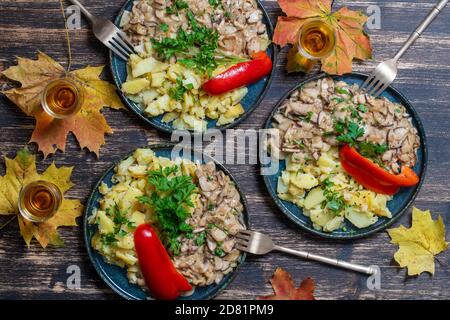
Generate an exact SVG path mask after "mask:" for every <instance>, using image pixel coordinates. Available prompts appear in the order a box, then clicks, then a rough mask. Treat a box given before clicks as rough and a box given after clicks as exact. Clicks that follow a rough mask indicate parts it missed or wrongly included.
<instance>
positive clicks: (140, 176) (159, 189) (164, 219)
mask: <svg viewBox="0 0 450 320" xmlns="http://www.w3.org/2000/svg"><path fill="white" fill-rule="evenodd" d="M112 181H113V183H114V184H113V185H112V187H108V186H107V185H106V184H105V183H102V184H101V185H100V187H99V191H100V193H101V194H102V198H101V199H100V201H99V208H98V209H96V210H94V212H93V213H92V215H91V216H90V217H89V222H90V223H91V224H96V225H97V226H98V229H97V231H96V232H95V234H94V236H93V237H92V247H93V248H94V249H95V250H97V251H98V252H99V253H100V254H101V255H102V256H103V257H104V259H105V261H107V262H108V263H112V264H115V265H118V266H120V267H126V268H127V276H128V279H129V281H130V283H133V284H138V285H140V286H142V287H143V288H145V285H146V282H145V280H144V278H143V275H142V272H141V268H140V260H139V259H138V255H137V253H136V250H135V242H134V241H133V233H134V232H135V230H136V228H137V227H138V226H140V225H143V224H149V225H150V226H152V228H154V229H155V230H156V232H157V234H158V237H159V238H160V239H161V241H162V243H163V244H164V246H165V248H166V251H167V253H168V254H169V256H170V259H171V260H172V263H173V266H174V267H175V269H176V270H177V271H178V272H179V273H180V274H181V275H182V276H183V277H184V278H185V279H186V280H187V281H189V283H190V284H191V285H192V286H207V285H210V284H213V283H219V282H220V281H221V280H222V279H223V277H224V276H225V275H226V274H228V273H230V272H232V271H233V270H234V268H236V266H237V264H238V263H239V258H240V255H241V253H240V251H239V250H237V249H236V248H235V243H236V238H235V235H236V234H237V233H238V232H239V231H240V230H243V229H246V226H245V223H244V222H243V218H242V217H243V210H244V207H243V205H242V202H241V197H240V194H239V192H238V190H237V189H236V187H235V185H234V183H233V182H232V181H231V180H230V178H229V176H227V175H225V174H224V172H223V171H221V170H218V169H217V168H216V166H215V164H214V163H213V162H210V163H207V164H198V163H193V162H191V161H189V160H186V159H180V158H177V159H175V160H174V161H172V160H170V159H168V158H163V157H157V156H156V155H155V154H154V152H153V151H152V150H151V149H137V150H136V151H135V152H134V154H133V155H132V156H130V157H129V158H127V159H125V160H123V161H121V162H120V163H119V164H118V165H117V167H116V168H115V174H114V176H113V178H112ZM180 199H184V200H180ZM177 201H178V202H177ZM173 208H176V210H172V209H173ZM135 237H136V235H135ZM135 241H136V239H135ZM153 263H156V262H155V261H153ZM161 267H163V266H162V265H161Z"/></svg>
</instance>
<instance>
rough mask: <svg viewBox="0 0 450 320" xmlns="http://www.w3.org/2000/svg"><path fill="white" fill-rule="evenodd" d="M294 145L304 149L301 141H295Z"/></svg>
mask: <svg viewBox="0 0 450 320" xmlns="http://www.w3.org/2000/svg"><path fill="white" fill-rule="evenodd" d="M294 143H295V144H296V145H297V146H298V147H299V148H300V149H305V144H304V143H303V141H301V140H295V141H294Z"/></svg>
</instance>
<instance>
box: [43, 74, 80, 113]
mask: <svg viewBox="0 0 450 320" xmlns="http://www.w3.org/2000/svg"><path fill="white" fill-rule="evenodd" d="M83 102H84V89H83V87H82V86H81V85H79V84H78V83H76V81H74V80H73V79H71V78H69V77H65V78H61V79H56V80H53V81H51V82H50V83H49V84H47V86H46V87H45V89H44V91H43V92H42V94H41V105H42V108H43V109H44V111H45V112H46V113H47V114H48V115H49V116H51V117H53V118H56V119H65V118H68V117H71V116H74V115H75V114H77V113H78V112H79V111H80V109H81V106H82V105H83Z"/></svg>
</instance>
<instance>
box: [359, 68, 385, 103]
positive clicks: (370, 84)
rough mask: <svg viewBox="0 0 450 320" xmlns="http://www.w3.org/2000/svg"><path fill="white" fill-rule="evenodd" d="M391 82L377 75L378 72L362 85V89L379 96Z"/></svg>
mask: <svg viewBox="0 0 450 320" xmlns="http://www.w3.org/2000/svg"><path fill="white" fill-rule="evenodd" d="M388 86H389V84H386V83H384V82H383V81H382V80H381V79H378V78H377V77H376V74H374V73H372V74H371V75H370V76H369V77H368V78H367V79H366V81H364V83H363V84H362V85H361V89H362V90H364V91H365V92H366V93H368V94H370V95H373V96H374V97H377V96H379V95H380V94H381V93H382V92H383V91H384V90H385V89H386V88H387V87H388Z"/></svg>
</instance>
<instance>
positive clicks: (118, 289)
mask: <svg viewBox="0 0 450 320" xmlns="http://www.w3.org/2000/svg"><path fill="white" fill-rule="evenodd" d="M175 146H176V144H175V143H172V142H164V143H154V144H147V145H143V146H141V147H138V148H135V149H134V150H133V151H131V152H128V153H127V154H126V155H125V156H124V157H122V158H120V159H119V160H117V161H115V162H114V163H113V165H111V166H110V167H109V168H107V169H106V170H105V171H104V173H103V174H102V176H101V177H100V178H99V179H98V181H97V182H96V183H95V185H94V187H93V188H92V190H91V193H90V195H89V198H88V200H87V202H86V206H85V209H84V216H83V239H84V244H85V246H86V250H87V253H88V256H89V260H90V261H91V264H92V266H93V267H94V269H95V271H96V272H97V274H98V275H99V276H100V278H101V279H102V280H103V282H104V283H106V284H107V285H108V287H110V288H111V289H112V290H113V291H114V292H115V293H117V294H118V295H119V296H121V297H122V298H124V299H127V300H137V299H134V297H133V296H132V295H130V294H128V293H127V292H126V291H124V290H123V289H122V288H121V287H120V286H117V285H116V284H115V282H114V281H112V280H111V279H110V277H109V275H108V274H107V273H106V272H105V271H104V270H103V268H102V267H101V266H100V265H98V264H97V263H96V262H95V258H94V249H93V248H92V246H91V241H90V240H91V238H90V237H89V232H88V227H89V222H88V218H89V215H90V213H91V211H92V208H93V207H94V206H95V203H94V200H95V199H94V194H95V191H96V190H98V188H99V186H100V184H101V183H102V182H103V180H104V179H105V178H106V176H107V175H108V174H109V172H110V171H112V170H114V168H115V167H116V166H117V165H118V164H119V163H120V162H121V161H123V160H125V159H126V158H128V157H129V156H131V155H132V154H133V153H134V151H135V150H136V149H140V148H150V149H152V150H157V149H168V148H170V149H173V147H175ZM183 148H184V150H185V151H188V152H190V153H192V154H194V155H195V154H201V155H202V157H204V159H205V162H206V161H213V162H214V163H215V165H216V166H217V167H218V168H219V169H220V170H222V171H223V172H224V173H225V174H226V175H227V176H229V177H230V179H231V181H233V182H234V184H235V186H236V189H237V190H238V192H239V195H240V196H241V202H242V205H243V207H244V211H243V220H244V223H245V224H246V226H247V229H250V226H251V223H250V214H249V212H250V211H249V206H248V201H247V198H246V196H245V193H244V192H243V191H242V189H241V187H240V185H239V183H238V182H237V180H236V179H235V177H234V176H233V175H232V174H231V172H230V171H229V170H228V169H227V168H226V167H225V166H224V165H223V164H221V163H219V162H218V161H216V160H215V159H214V158H212V157H210V156H209V155H206V154H204V153H201V152H199V151H196V150H194V149H192V148H190V147H186V146H183ZM246 258H247V253H246V252H244V251H241V258H240V262H239V264H238V265H237V266H236V268H235V269H234V270H233V272H232V274H231V276H230V277H229V278H228V279H227V281H226V282H224V283H223V284H222V285H221V287H220V288H219V289H218V290H217V291H216V292H215V293H214V294H212V295H210V296H209V297H208V299H213V298H214V297H216V296H217V295H218V294H219V293H220V292H222V291H223V290H225V289H226V288H227V287H228V286H229V285H230V284H231V283H232V282H233V281H234V279H235V278H236V276H237V274H238V271H239V270H240V268H241V267H242V265H243V264H244V263H245V260H246ZM105 263H107V262H105ZM147 298H149V299H152V297H151V296H150V295H148V296H147ZM186 301H187V300H186Z"/></svg>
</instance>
